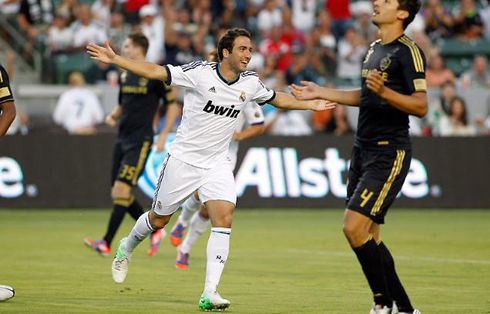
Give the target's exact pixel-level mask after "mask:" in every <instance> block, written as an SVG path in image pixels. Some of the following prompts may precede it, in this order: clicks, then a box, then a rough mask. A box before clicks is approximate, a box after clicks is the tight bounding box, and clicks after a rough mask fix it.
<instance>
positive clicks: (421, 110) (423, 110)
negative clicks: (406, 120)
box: [416, 102, 428, 118]
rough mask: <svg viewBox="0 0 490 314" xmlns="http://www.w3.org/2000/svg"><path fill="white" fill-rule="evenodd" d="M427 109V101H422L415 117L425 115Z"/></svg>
mask: <svg viewBox="0 0 490 314" xmlns="http://www.w3.org/2000/svg"><path fill="white" fill-rule="evenodd" d="M427 111H428V106H427V102H424V103H423V104H422V105H421V106H420V108H419V109H418V110H417V113H416V115H417V117H419V118H423V117H425V115H426V114H427Z"/></svg>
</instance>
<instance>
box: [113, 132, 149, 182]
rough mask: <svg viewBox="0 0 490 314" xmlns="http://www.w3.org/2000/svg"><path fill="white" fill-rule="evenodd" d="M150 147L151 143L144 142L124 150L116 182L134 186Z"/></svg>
mask: <svg viewBox="0 0 490 314" xmlns="http://www.w3.org/2000/svg"><path fill="white" fill-rule="evenodd" d="M150 147H151V142H150V141H145V142H143V143H142V144H138V145H134V146H131V147H128V148H124V149H123V156H122V158H121V162H120V166H119V170H118V174H117V177H116V180H118V181H121V182H125V183H126V184H128V185H130V186H135V185H136V183H137V182H138V178H139V177H140V175H141V173H142V172H143V169H144V166H145V163H146V160H147V159H148V155H149V153H150Z"/></svg>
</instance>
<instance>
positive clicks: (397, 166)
mask: <svg viewBox="0 0 490 314" xmlns="http://www.w3.org/2000/svg"><path fill="white" fill-rule="evenodd" d="M404 158H405V151H404V150H400V149H398V150H397V151H396V158H395V162H394V163H393V168H391V173H390V176H389V177H388V180H386V182H385V184H384V185H383V188H382V189H381V192H380V193H379V196H378V199H377V200H376V203H374V207H373V209H372V210H371V215H373V216H375V215H376V214H377V213H378V212H379V210H380V209H381V206H382V205H383V202H384V201H385V198H386V196H387V195H388V192H389V191H390V188H391V185H392V184H393V182H394V181H395V178H396V177H397V176H398V175H399V174H400V172H401V171H402V166H403V159H404Z"/></svg>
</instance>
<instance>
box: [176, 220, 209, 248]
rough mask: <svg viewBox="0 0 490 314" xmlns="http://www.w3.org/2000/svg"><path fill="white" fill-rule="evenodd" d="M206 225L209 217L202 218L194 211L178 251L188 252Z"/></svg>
mask: <svg viewBox="0 0 490 314" xmlns="http://www.w3.org/2000/svg"><path fill="white" fill-rule="evenodd" d="M208 226H209V219H206V218H203V217H202V216H201V215H200V214H199V212H195V213H194V216H192V219H191V223H190V225H189V231H187V234H186V235H185V238H184V241H182V245H181V246H180V251H181V252H182V253H184V254H186V253H189V252H190V251H191V248H192V246H193V245H194V244H195V243H196V241H197V239H199V238H200V237H201V234H203V232H204V231H206V229H207V228H208Z"/></svg>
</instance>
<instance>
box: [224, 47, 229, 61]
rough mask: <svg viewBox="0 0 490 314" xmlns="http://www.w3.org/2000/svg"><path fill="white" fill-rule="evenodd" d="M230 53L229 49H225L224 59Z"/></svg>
mask: <svg viewBox="0 0 490 314" xmlns="http://www.w3.org/2000/svg"><path fill="white" fill-rule="evenodd" d="M229 55H230V52H229V51H228V49H223V59H225V58H228V56H229Z"/></svg>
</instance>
